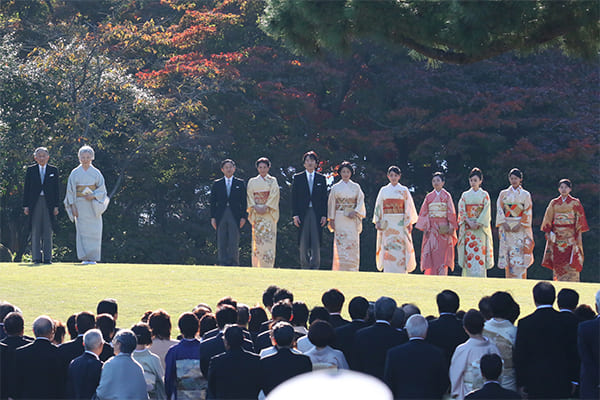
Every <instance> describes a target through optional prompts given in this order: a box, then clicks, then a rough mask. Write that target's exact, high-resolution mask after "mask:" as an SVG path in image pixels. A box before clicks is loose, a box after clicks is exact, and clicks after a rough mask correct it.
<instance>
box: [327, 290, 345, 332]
mask: <svg viewBox="0 0 600 400" xmlns="http://www.w3.org/2000/svg"><path fill="white" fill-rule="evenodd" d="M345 300H346V298H345V297H344V294H343V293H342V292H340V291H339V290H338V289H329V290H328V291H326V292H325V293H323V295H322V296H321V303H323V307H325V308H326V309H327V311H329V317H330V318H329V323H330V324H331V326H333V328H334V329H335V328H339V327H340V326H343V325H346V324H349V323H350V321H347V320H345V319H344V318H342V315H341V312H342V307H343V306H344V301H345Z"/></svg>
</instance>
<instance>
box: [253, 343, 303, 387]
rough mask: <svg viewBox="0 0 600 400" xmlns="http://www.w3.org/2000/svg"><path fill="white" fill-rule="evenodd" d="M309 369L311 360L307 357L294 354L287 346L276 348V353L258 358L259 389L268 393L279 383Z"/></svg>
mask: <svg viewBox="0 0 600 400" xmlns="http://www.w3.org/2000/svg"><path fill="white" fill-rule="evenodd" d="M311 371H312V362H311V361H310V358H309V357H307V356H305V355H303V354H294V353H292V351H291V350H290V349H288V348H281V349H277V353H275V354H271V355H269V356H267V357H265V358H263V359H261V360H260V382H261V389H262V390H263V391H264V392H265V394H266V395H268V394H269V393H270V392H271V390H273V389H275V387H277V385H279V384H280V383H282V382H285V381H287V380H288V379H290V378H293V377H295V376H297V375H300V374H303V373H305V372H311Z"/></svg>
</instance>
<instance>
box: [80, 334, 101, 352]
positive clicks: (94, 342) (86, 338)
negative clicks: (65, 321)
mask: <svg viewBox="0 0 600 400" xmlns="http://www.w3.org/2000/svg"><path fill="white" fill-rule="evenodd" d="M103 343H104V339H103V338H102V332H100V329H90V330H89V331H87V332H86V333H84V334H83V346H84V347H85V349H86V350H88V351H94V350H96V349H98V348H99V347H100V346H102V344H103Z"/></svg>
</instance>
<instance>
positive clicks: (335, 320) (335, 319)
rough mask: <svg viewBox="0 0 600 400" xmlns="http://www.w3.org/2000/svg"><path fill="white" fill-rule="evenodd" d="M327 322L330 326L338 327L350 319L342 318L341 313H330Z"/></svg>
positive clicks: (347, 322)
mask: <svg viewBox="0 0 600 400" xmlns="http://www.w3.org/2000/svg"><path fill="white" fill-rule="evenodd" d="M329 323H330V324H331V326H333V328H334V329H335V328H339V327H340V326H344V325H347V324H349V323H350V321H348V320H345V319H344V318H342V316H341V315H338V314H330V315H329Z"/></svg>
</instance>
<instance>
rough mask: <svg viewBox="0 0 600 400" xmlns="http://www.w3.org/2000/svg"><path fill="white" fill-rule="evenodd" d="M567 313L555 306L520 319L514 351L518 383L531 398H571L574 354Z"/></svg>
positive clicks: (574, 377)
mask: <svg viewBox="0 0 600 400" xmlns="http://www.w3.org/2000/svg"><path fill="white" fill-rule="evenodd" d="M569 340H570V334H569V332H568V328H567V325H566V324H565V323H564V319H563V316H562V315H560V313H559V312H558V311H556V310H554V309H552V308H539V309H537V310H536V311H535V312H534V313H533V314H530V315H528V316H527V317H525V318H523V319H521V320H520V321H519V324H518V327H517V338H516V342H515V350H514V357H513V361H514V365H515V369H516V372H517V386H518V387H522V386H524V387H525V391H526V392H527V393H528V396H529V398H530V399H534V398H543V399H555V398H568V397H571V381H576V380H577V379H578V377H576V376H573V368H572V365H573V354H572V351H571V343H569Z"/></svg>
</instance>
